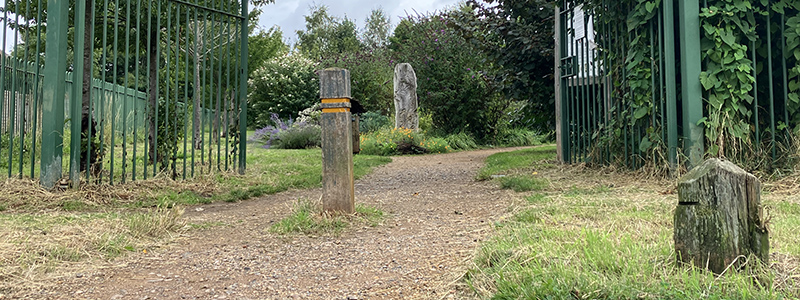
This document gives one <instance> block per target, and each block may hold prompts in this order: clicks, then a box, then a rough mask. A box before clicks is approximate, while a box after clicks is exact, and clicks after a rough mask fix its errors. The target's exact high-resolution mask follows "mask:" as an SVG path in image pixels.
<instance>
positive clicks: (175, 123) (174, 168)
mask: <svg viewBox="0 0 800 300" xmlns="http://www.w3.org/2000/svg"><path fill="white" fill-rule="evenodd" d="M180 23H181V6H180V4H178V3H176V4H175V62H174V63H173V64H174V65H175V76H174V77H173V78H174V79H175V99H173V101H174V103H175V108H174V109H173V112H172V113H173V114H174V115H175V116H174V117H172V118H169V117H168V119H167V120H168V121H169V122H168V123H170V124H171V125H172V136H173V139H174V140H172V141H171V143H174V145H173V147H172V163H171V164H170V165H171V166H172V177H173V178H172V179H175V177H176V176H175V175H176V174H177V172H178V170H177V165H176V164H177V158H178V119H177V118H178V106H179V104H180V102H179V101H178V92H179V90H180V88H179V86H178V83H179V82H180V81H179V78H178V75H179V74H178V62H179V61H180V40H181V36H180V35H181V33H180V28H181V25H180Z"/></svg>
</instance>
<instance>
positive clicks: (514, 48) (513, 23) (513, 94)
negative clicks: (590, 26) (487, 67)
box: [454, 0, 555, 130]
mask: <svg viewBox="0 0 800 300" xmlns="http://www.w3.org/2000/svg"><path fill="white" fill-rule="evenodd" d="M466 5H467V6H468V7H470V9H462V10H459V11H457V13H458V14H457V15H456V18H455V20H456V22H455V23H454V24H455V26H454V27H455V28H457V29H458V31H459V33H460V35H461V36H463V37H464V38H465V39H466V40H467V41H469V42H470V43H471V44H473V45H476V46H477V48H478V49H480V50H481V51H482V52H483V53H484V54H485V55H486V56H487V57H488V59H489V61H490V62H491V63H492V64H494V65H496V66H497V67H498V72H497V73H496V75H495V76H494V81H495V82H496V84H498V85H500V86H501V87H502V91H503V93H504V95H505V96H506V97H510V98H512V99H516V100H520V101H524V102H525V103H526V106H525V107H524V109H523V111H524V113H523V117H522V120H520V121H522V122H525V123H526V125H527V126H529V127H532V128H536V129H542V130H551V128H554V126H555V122H554V120H553V119H554V118H553V117H552V116H553V115H554V114H555V99H554V94H553V93H554V91H553V65H554V61H553V48H554V47H555V44H554V40H553V26H554V19H553V8H554V5H555V1H552V0H467V1H466Z"/></svg>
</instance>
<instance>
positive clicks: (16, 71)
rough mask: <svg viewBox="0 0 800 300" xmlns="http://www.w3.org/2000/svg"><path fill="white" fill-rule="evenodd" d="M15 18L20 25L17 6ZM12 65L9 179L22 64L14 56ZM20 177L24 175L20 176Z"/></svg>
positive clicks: (15, 34) (12, 166) (16, 41)
mask: <svg viewBox="0 0 800 300" xmlns="http://www.w3.org/2000/svg"><path fill="white" fill-rule="evenodd" d="M14 16H15V17H14V18H15V20H14V22H15V23H16V24H19V5H16V7H15V8H14ZM17 46H19V28H17V30H14V47H13V48H12V49H14V50H16V49H17ZM11 63H12V67H11V68H12V69H11V106H10V108H11V110H10V114H11V118H10V119H11V122H10V123H9V124H10V125H11V126H9V127H10V128H11V130H10V131H11V134H9V135H8V177H11V174H12V172H13V171H12V170H13V169H14V154H13V153H14V145H15V144H14V135H15V131H16V130H15V129H17V128H18V127H17V120H16V117H17V114H18V113H19V109H18V107H17V106H18V105H17V82H19V77H20V71H19V69H20V62H19V58H17V57H13V56H12V60H11ZM19 129H20V131H22V130H21V129H22V128H19ZM62 130H63V129H62ZM19 140H20V144H21V143H22V135H21V134H20V138H19ZM59 157H60V155H59ZM19 161H20V162H19V163H20V164H21V163H22V149H20V152H19ZM18 175H22V174H18ZM59 176H60V175H59Z"/></svg>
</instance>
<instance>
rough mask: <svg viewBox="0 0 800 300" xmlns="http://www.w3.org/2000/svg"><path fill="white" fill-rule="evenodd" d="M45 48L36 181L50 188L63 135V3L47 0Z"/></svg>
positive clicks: (58, 170)
mask: <svg viewBox="0 0 800 300" xmlns="http://www.w3.org/2000/svg"><path fill="white" fill-rule="evenodd" d="M47 2H48V3H47V7H48V13H47V24H49V25H50V26H48V27H47V45H45V53H46V54H47V55H46V56H45V75H44V76H45V81H44V94H43V96H44V98H43V103H42V110H43V112H42V113H43V122H42V161H41V173H40V174H41V176H40V181H41V184H42V186H44V187H45V188H52V187H53V186H55V183H56V181H58V180H59V179H60V178H61V171H62V164H61V157H62V153H63V152H62V151H63V148H62V144H63V139H62V136H63V133H64V101H63V98H64V95H65V82H66V73H65V72H64V70H66V68H67V55H66V53H67V40H68V37H67V25H68V22H67V21H68V17H69V15H68V11H69V7H68V3H67V1H59V0H48V1H47Z"/></svg>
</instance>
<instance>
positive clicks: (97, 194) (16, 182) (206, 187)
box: [0, 176, 220, 212]
mask: <svg viewBox="0 0 800 300" xmlns="http://www.w3.org/2000/svg"><path fill="white" fill-rule="evenodd" d="M219 189H220V188H219V184H218V183H217V181H215V180H214V179H213V178H212V177H211V176H198V177H196V178H194V179H192V180H187V181H178V180H172V179H169V178H167V177H156V178H153V179H148V180H139V181H133V182H128V183H124V184H115V185H109V184H97V183H92V184H85V185H83V186H81V187H80V188H79V189H77V190H76V189H65V190H61V191H58V190H56V191H48V190H46V189H44V188H42V187H41V186H40V185H39V183H38V182H36V181H34V180H31V179H16V178H12V179H6V180H5V181H4V182H2V183H0V205H2V207H3V209H0V210H7V211H11V212H34V211H42V210H54V209H60V208H63V206H64V204H65V202H79V203H82V204H84V205H85V207H104V208H108V206H109V205H114V204H121V205H124V204H128V203H132V202H136V201H143V200H146V199H156V198H159V197H161V196H162V195H163V194H164V193H165V192H175V193H181V192H185V191H190V192H194V193H195V194H197V195H200V196H202V197H210V196H212V195H214V194H217V193H218V192H219Z"/></svg>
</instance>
